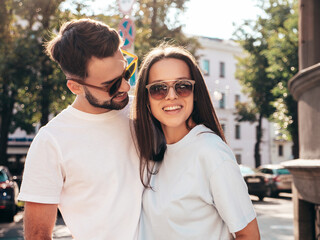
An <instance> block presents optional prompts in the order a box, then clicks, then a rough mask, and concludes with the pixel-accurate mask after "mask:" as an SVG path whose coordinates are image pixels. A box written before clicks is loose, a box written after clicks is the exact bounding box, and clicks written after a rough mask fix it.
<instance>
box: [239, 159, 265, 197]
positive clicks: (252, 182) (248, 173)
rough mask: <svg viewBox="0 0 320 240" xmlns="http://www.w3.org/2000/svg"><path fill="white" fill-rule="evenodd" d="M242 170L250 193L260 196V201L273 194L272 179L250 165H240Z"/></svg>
mask: <svg viewBox="0 0 320 240" xmlns="http://www.w3.org/2000/svg"><path fill="white" fill-rule="evenodd" d="M240 171H241V174H242V176H243V178H244V181H245V182H246V184H247V186H248V192H249V194H251V195H255V196H258V198H259V200H260V201H263V199H264V198H265V197H269V196H270V195H271V186H270V185H271V179H269V178H268V177H266V176H264V175H263V174H261V173H257V172H255V171H254V170H253V169H252V168H250V167H248V166H244V165H240Z"/></svg>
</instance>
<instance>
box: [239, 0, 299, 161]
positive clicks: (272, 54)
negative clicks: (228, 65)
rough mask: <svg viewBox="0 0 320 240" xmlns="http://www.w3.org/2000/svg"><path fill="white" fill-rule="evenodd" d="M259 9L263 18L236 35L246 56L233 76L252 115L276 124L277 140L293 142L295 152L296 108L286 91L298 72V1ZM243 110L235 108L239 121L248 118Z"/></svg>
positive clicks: (275, 0) (273, 0)
mask: <svg viewBox="0 0 320 240" xmlns="http://www.w3.org/2000/svg"><path fill="white" fill-rule="evenodd" d="M258 5H259V6H260V8H261V9H262V10H263V12H264V13H263V16H260V17H259V18H258V19H257V20H256V21H246V22H244V23H243V24H242V25H241V26H240V27H239V28H238V29H237V31H236V32H235V36H236V38H237V39H238V40H239V42H240V44H241V46H242V47H243V48H244V50H245V53H246V55H245V56H244V57H242V58H239V59H238V69H237V72H236V76H237V78H238V79H239V80H240V83H241V84H242V86H243V89H244V92H245V93H247V94H248V95H249V96H250V98H251V100H252V103H251V104H253V105H254V108H255V109H256V110H255V111H256V112H258V113H259V114H261V115H262V116H263V117H266V118H269V119H270V120H272V121H275V122H276V123H277V124H278V129H277V130H278V132H279V133H280V134H279V135H278V137H280V138H282V139H286V140H290V139H292V140H293V142H294V148H295V149H297V148H298V145H297V143H298V140H297V139H298V133H297V129H298V126H297V106H296V102H295V101H294V100H293V98H292V96H291V95H290V93H289V91H288V81H289V80H290V79H291V78H292V77H293V76H294V75H295V74H296V73H297V71H298V30H297V29H298V28H297V25H298V14H297V0H268V1H264V0H258ZM246 110H248V109H246V108H243V107H242V108H241V107H239V108H238V115H239V118H240V119H246V117H248V116H250V114H249V113H250V111H249V110H248V111H246ZM251 110H252V109H251ZM248 114H249V115H248ZM294 156H295V157H297V150H296V151H294Z"/></svg>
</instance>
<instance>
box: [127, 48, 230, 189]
mask: <svg viewBox="0 0 320 240" xmlns="http://www.w3.org/2000/svg"><path fill="white" fill-rule="evenodd" d="M166 58H175V59H179V60H182V61H184V62H185V63H186V64H187V65H188V67H189V69H190V74H191V78H192V79H193V80H195V81H196V84H195V86H194V107H193V111H192V113H191V115H190V117H189V119H190V118H191V119H192V120H193V122H194V123H196V124H197V125H198V124H203V125H205V126H206V127H208V128H209V129H211V130H212V131H213V132H214V133H216V134H217V135H218V136H220V137H221V139H222V140H223V141H226V140H225V137H224V134H223V131H222V128H221V126H220V123H219V121H218V118H217V116H216V113H215V111H214V108H213V105H212V102H211V99H210V96H209V93H208V89H207V86H206V84H205V81H204V79H203V76H202V74H201V71H200V69H199V67H198V65H197V63H196V60H195V58H194V57H193V56H192V54H191V53H190V52H189V51H187V50H186V49H184V48H182V47H176V46H171V45H168V44H161V45H160V46H159V47H156V48H154V49H153V50H152V51H150V52H149V53H148V54H147V55H146V56H145V58H144V60H143V62H142V64H141V68H140V71H139V76H138V80H137V85H136V89H135V100H134V109H133V113H134V130H135V139H136V148H137V150H138V153H139V157H140V178H141V181H142V184H143V185H144V186H145V187H150V178H151V175H152V174H156V171H154V169H153V165H154V163H155V162H161V161H162V160H163V156H164V153H165V151H166V140H165V137H164V134H163V131H162V128H161V124H160V122H159V121H158V120H157V119H156V118H154V117H153V115H152V114H151V110H150V107H149V98H148V91H147V89H146V85H147V84H148V82H149V72H150V69H151V67H152V66H153V64H155V63H156V62H158V61H160V60H162V59H166ZM164 70H165V69H164ZM189 119H188V120H187V121H186V126H187V127H188V128H190V126H188V122H189ZM145 171H147V172H146V176H145Z"/></svg>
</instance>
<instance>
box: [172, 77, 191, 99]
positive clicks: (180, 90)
mask: <svg viewBox="0 0 320 240" xmlns="http://www.w3.org/2000/svg"><path fill="white" fill-rule="evenodd" d="M175 90H176V93H177V94H178V95H179V96H180V97H188V96H189V95H190V94H191V93H192V83H191V82H189V81H179V82H177V83H176V84H175Z"/></svg>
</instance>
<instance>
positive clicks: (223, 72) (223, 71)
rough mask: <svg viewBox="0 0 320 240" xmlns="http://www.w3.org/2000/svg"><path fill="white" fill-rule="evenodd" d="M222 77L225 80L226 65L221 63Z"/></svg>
mask: <svg viewBox="0 0 320 240" xmlns="http://www.w3.org/2000/svg"><path fill="white" fill-rule="evenodd" d="M220 77H222V78H224V77H225V63H224V62H220Z"/></svg>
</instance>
